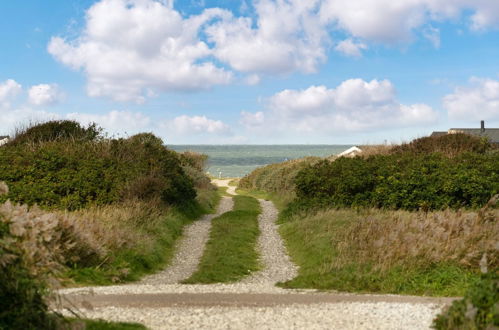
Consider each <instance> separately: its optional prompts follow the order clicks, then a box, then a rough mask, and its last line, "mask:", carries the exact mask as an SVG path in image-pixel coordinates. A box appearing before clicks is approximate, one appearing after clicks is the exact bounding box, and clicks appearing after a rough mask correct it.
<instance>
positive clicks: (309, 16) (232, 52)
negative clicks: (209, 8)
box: [206, 0, 328, 74]
mask: <svg viewBox="0 0 499 330" xmlns="http://www.w3.org/2000/svg"><path fill="white" fill-rule="evenodd" d="M318 5H319V1H318V0H311V1H301V0H288V1H282V0H280V1H272V0H260V1H255V2H254V4H253V6H254V8H255V10H256V19H254V20H253V19H252V18H250V17H232V18H230V19H227V18H226V19H224V20H222V21H219V22H216V23H214V24H213V25H211V26H209V27H207V29H206V34H207V35H208V37H209V39H210V41H212V42H213V43H214V44H215V48H214V54H215V56H216V57H217V58H218V59H220V60H221V61H223V62H226V63H228V64H229V65H230V66H231V67H232V68H233V69H235V70H237V71H241V72H256V73H266V74H286V73H291V72H294V71H301V72H305V73H311V72H315V71H317V68H318V65H319V64H320V63H322V62H324V61H325V60H326V54H325V42H326V41H327V39H328V38H327V33H326V31H325V29H324V27H323V26H322V25H321V23H320V22H319V21H318V20H317V17H316V16H317V10H318Z"/></svg>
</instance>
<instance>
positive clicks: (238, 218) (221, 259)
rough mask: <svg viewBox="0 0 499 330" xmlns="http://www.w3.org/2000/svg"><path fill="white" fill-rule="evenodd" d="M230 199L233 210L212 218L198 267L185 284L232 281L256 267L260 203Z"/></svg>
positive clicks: (257, 266) (238, 197)
mask: <svg viewBox="0 0 499 330" xmlns="http://www.w3.org/2000/svg"><path fill="white" fill-rule="evenodd" d="M233 198H234V209H233V210H232V211H230V212H227V213H225V214H223V215H221V216H219V217H217V218H215V219H213V220H212V227H211V232H210V239H209V241H208V243H207V245H206V250H205V252H204V254H203V257H202V259H201V262H200V264H199V267H198V270H197V271H196V272H195V273H194V274H193V275H192V276H191V277H190V278H188V279H187V280H185V281H184V283H186V284H192V283H220V282H222V283H223V282H235V281H237V280H239V279H241V278H243V277H244V276H246V275H248V274H249V273H250V272H252V271H255V270H258V269H259V263H258V253H257V251H256V242H257V239H258V235H259V233H260V230H259V228H258V215H259V214H260V212H261V209H260V204H259V203H258V201H257V200H256V199H255V198H253V197H250V196H234V197H233Z"/></svg>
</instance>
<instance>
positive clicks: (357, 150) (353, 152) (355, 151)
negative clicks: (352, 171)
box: [338, 146, 362, 157]
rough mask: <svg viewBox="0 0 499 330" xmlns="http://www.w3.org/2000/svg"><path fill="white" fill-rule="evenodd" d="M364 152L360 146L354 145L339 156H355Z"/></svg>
mask: <svg viewBox="0 0 499 330" xmlns="http://www.w3.org/2000/svg"><path fill="white" fill-rule="evenodd" d="M361 153H362V150H361V149H360V148H359V147H356V146H353V147H351V148H348V149H347V150H345V151H343V152H342V153H340V154H338V157H355V156H357V155H359V154H361Z"/></svg>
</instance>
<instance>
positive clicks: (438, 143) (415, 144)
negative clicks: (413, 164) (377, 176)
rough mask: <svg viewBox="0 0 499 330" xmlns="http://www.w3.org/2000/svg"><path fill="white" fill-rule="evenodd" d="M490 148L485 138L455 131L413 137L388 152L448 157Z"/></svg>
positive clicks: (483, 151) (480, 152)
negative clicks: (438, 154)
mask: <svg viewBox="0 0 499 330" xmlns="http://www.w3.org/2000/svg"><path fill="white" fill-rule="evenodd" d="M491 148H492V146H491V144H490V143H489V141H488V140H487V139H485V138H480V137H476V136H472V135H469V134H463V133H456V134H445V135H442V136H427V137H423V138H419V139H415V140H413V141H411V142H410V143H405V144H402V145H400V146H395V147H393V148H392V149H391V150H390V152H391V153H410V154H415V155H427V154H431V153H434V152H438V153H441V154H443V155H446V156H448V157H455V156H457V155H459V154H462V153H466V152H473V153H479V154H483V153H485V152H487V151H488V150H490V149H491Z"/></svg>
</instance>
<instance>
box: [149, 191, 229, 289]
mask: <svg viewBox="0 0 499 330" xmlns="http://www.w3.org/2000/svg"><path fill="white" fill-rule="evenodd" d="M233 206H234V202H233V201H232V198H230V197H222V199H221V200H220V204H219V205H218V208H217V212H216V213H215V214H206V215H204V216H203V217H202V218H201V219H200V220H197V221H195V222H193V223H192V224H190V225H188V226H187V228H185V230H184V235H183V237H182V239H181V240H180V241H179V243H178V245H177V247H176V253H175V257H174V259H173V261H172V263H171V265H170V266H169V267H167V268H166V269H165V270H164V271H161V272H159V273H156V274H154V275H150V276H146V277H145V278H144V279H143V280H142V281H141V283H142V284H173V283H178V282H180V281H182V280H185V279H187V278H189V277H190V276H191V275H192V274H193V273H194V272H195V271H196V269H197V267H198V264H199V261H200V260H201V257H202V256H203V252H204V248H205V246H206V242H207V241H208V238H209V236H210V228H211V220H212V219H213V218H215V217H218V216H219V215H221V214H223V213H225V212H228V211H230V210H232V207H233Z"/></svg>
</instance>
